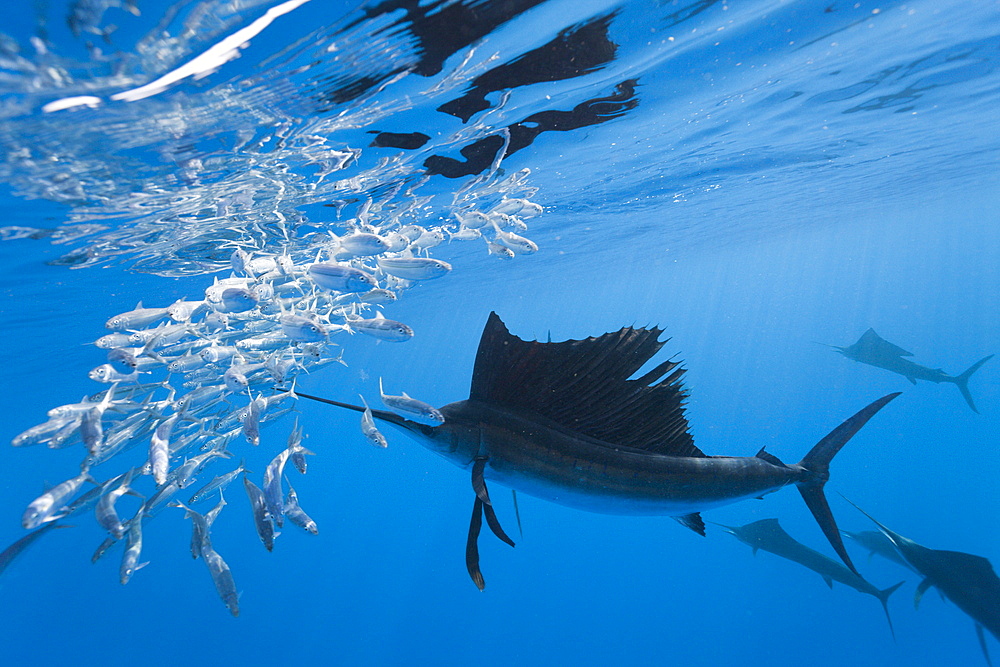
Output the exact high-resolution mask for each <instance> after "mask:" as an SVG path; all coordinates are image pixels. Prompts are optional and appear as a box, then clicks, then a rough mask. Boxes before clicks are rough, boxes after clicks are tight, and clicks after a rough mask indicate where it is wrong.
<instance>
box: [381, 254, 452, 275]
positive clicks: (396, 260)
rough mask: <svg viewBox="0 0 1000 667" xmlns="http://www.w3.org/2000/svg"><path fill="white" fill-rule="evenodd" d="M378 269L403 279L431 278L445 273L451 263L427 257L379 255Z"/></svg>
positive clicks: (447, 271)
mask: <svg viewBox="0 0 1000 667" xmlns="http://www.w3.org/2000/svg"><path fill="white" fill-rule="evenodd" d="M377 263H378V266H379V268H380V269H382V270H383V271H385V272H386V273H388V274H389V275H391V276H396V277H397V278H403V279H405V280H431V279H433V278H440V277H441V276H444V275H447V274H448V273H449V272H450V271H451V264H449V263H448V262H442V261H441V260H439V259H431V258H429V257H380V258H379V259H378V260H377Z"/></svg>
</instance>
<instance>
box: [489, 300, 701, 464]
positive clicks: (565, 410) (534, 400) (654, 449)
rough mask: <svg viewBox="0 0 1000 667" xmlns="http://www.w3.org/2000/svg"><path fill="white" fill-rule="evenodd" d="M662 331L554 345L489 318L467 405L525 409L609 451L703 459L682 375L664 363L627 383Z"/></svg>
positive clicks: (620, 333) (495, 317)
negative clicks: (518, 333) (691, 427)
mask: <svg viewBox="0 0 1000 667" xmlns="http://www.w3.org/2000/svg"><path fill="white" fill-rule="evenodd" d="M661 333H663V330H662V329H659V328H656V327H654V328H651V329H635V328H632V327H625V328H623V329H620V330H618V331H614V332H611V333H606V334H604V335H603V336H597V337H591V338H586V339H583V340H567V341H563V342H559V343H551V342H550V343H541V342H538V341H525V340H522V339H520V338H518V337H517V336H514V335H513V334H511V333H510V332H509V331H508V330H507V327H506V325H504V323H503V322H502V321H501V320H500V317H499V316H498V315H497V314H496V313H490V317H489V320H488V321H487V323H486V328H485V329H484V330H483V337H482V339H481V340H480V341H479V351H478V352H477V354H476V365H475V369H474V370H473V374H472V389H471V391H470V395H469V399H470V400H475V401H483V402H487V403H493V404H495V405H499V406H504V407H508V408H518V409H523V410H530V411H532V412H535V413H537V414H539V415H541V416H543V417H545V418H547V419H550V420H552V421H554V422H556V423H557V424H560V425H561V426H563V427H565V428H567V429H569V430H571V431H574V432H577V433H580V434H582V435H585V436H588V437H590V438H594V439H596V440H599V441H601V442H605V443H608V445H609V446H621V447H630V448H633V449H638V450H642V451H646V452H650V453H656V454H669V455H672V456H704V454H703V453H702V452H701V450H699V449H698V448H697V447H695V445H694V441H693V439H692V438H691V434H690V433H689V432H688V423H687V419H686V418H685V416H684V400H685V398H686V393H685V391H684V388H683V385H682V384H681V376H682V375H683V374H684V369H682V368H679V362H676V361H671V360H668V361H665V362H663V363H661V364H659V365H658V366H656V367H655V368H653V370H651V371H649V372H648V373H646V374H645V375H643V376H641V377H639V378H636V379H634V380H630V379H629V378H630V377H631V376H632V375H634V374H635V373H636V372H637V371H638V370H639V369H640V368H642V366H643V365H644V364H645V363H646V362H647V361H648V360H649V359H650V358H652V356H653V355H654V354H656V353H657V352H658V351H659V350H660V348H661V347H663V344H664V342H666V341H663V342H661V341H659V340H657V339H658V338H659V336H660V334H661Z"/></svg>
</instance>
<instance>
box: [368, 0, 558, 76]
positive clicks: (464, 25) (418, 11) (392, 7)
mask: <svg viewBox="0 0 1000 667" xmlns="http://www.w3.org/2000/svg"><path fill="white" fill-rule="evenodd" d="M542 2H544V0H500V1H497V2H481V1H480V2H476V1H471V2H457V3H453V4H448V2H447V0H436V1H435V2H430V3H426V4H424V5H421V4H420V2H419V1H418V0H386V2H381V3H378V4H375V5H372V6H371V7H367V8H365V9H364V10H363V11H364V12H365V14H366V15H367V17H368V18H369V19H371V18H375V17H376V16H382V15H385V14H391V13H393V12H395V11H397V10H400V9H402V10H404V11H405V12H406V15H405V16H403V17H402V18H400V19H399V20H398V21H396V22H394V23H393V24H392V25H391V26H390V28H389V29H390V30H396V31H404V30H405V31H406V32H409V33H410V34H412V35H413V36H414V37H416V39H417V43H418V46H419V49H420V51H421V53H422V55H421V57H420V62H419V63H418V64H417V65H416V67H415V68H414V69H413V71H414V72H415V73H416V74H419V75H421V76H434V75H435V74H439V73H440V72H441V68H442V66H443V65H444V61H445V60H447V59H448V58H449V57H451V56H452V55H454V54H455V53H457V52H458V51H460V50H461V49H464V48H466V47H467V46H469V45H471V44H472V43H473V42H475V41H477V40H480V39H482V38H483V37H485V36H486V35H488V34H490V33H491V32H493V30H495V29H496V28H497V27H499V26H500V25H502V24H504V23H506V22H507V21H510V20H511V19H512V18H514V17H516V16H518V15H519V14H522V13H524V12H526V11H527V10H529V9H531V8H532V7H535V6H536V5H540V4H542ZM349 27H353V26H349Z"/></svg>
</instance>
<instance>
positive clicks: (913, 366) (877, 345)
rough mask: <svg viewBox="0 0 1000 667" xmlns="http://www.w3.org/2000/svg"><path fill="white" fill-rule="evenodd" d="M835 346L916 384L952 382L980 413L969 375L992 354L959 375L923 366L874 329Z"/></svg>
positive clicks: (990, 356) (973, 409) (860, 360)
mask: <svg viewBox="0 0 1000 667" xmlns="http://www.w3.org/2000/svg"><path fill="white" fill-rule="evenodd" d="M832 347H833V348H834V349H836V350H837V351H838V352H840V353H841V354H842V355H844V356H845V357H847V358H848V359H851V360H853V361H858V362H860V363H862V364H868V365H869V366H875V367H877V368H884V369H885V370H887V371H892V372H893V373H898V374H900V375H902V376H903V377H905V378H906V379H907V380H909V381H910V382H912V383H913V384H916V383H917V380H924V381H926V382H934V383H937V384H939V383H941V382H950V383H952V384H954V385H955V386H957V387H958V390H959V391H960V392H962V397H963V398H964V399H965V402H966V403H968V404H969V407H970V408H972V411H973V412H979V410H977V409H976V404H975V402H974V401H973V400H972V394H971V393H970V392H969V378H970V377H972V374H973V373H975V372H976V371H977V370H979V367H980V366H982V365H983V364H985V363H986V362H987V361H989V360H990V359H992V358H993V355H992V354H991V355H989V356H987V357H984V358H982V359H980V360H979V361H977V362H976V363H974V364H972V366H970V367H969V368H968V369H966V370H965V371H964V372H963V373H960V374H959V375H948V374H947V373H945V372H944V371H943V370H941V369H940V368H928V367H927V366H921V365H920V364H918V363H916V362H913V361H910V360H909V359H907V358H906V357H912V356H913V353H912V352H907V351H906V350H904V349H903V348H901V347H899V346H898V345H893V344H892V343H890V342H889V341H887V340H885V339H884V338H882V337H881V336H879V335H878V334H877V333H875V330H874V329H869V330H868V331H866V332H865V333H864V334H862V335H861V338H859V339H858V341H857V342H856V343H854V344H853V345H848V346H846V347H840V346H838V345H833V346H832Z"/></svg>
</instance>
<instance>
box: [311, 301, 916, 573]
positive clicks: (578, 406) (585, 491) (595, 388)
mask: <svg viewBox="0 0 1000 667" xmlns="http://www.w3.org/2000/svg"><path fill="white" fill-rule="evenodd" d="M662 332H663V330H662V329H659V328H652V329H634V328H632V327H625V328H624V329H621V330H619V331H615V332H613V333H608V334H604V335H603V336H598V337H596V338H587V339H585V340H568V341H564V342H560V343H551V342H549V343H541V342H537V341H530V342H529V341H524V340H521V339H520V338H518V337H516V336H514V335H512V334H511V333H510V332H508V331H507V327H506V326H504V323H503V322H502V321H500V318H499V317H498V316H497V314H496V313H491V314H490V317H489V320H488V321H487V323H486V328H485V330H484V331H483V336H482V339H481V340H480V343H479V351H478V353H477V355H476V363H475V368H474V369H473V374H472V390H471V392H470V396H469V399H468V400H465V401H458V402H456V403H451V404H449V405H446V406H444V407H442V408H441V409H440V416H441V418H442V419H441V420H439V421H441V422H443V423H440V424H439V425H436V426H428V425H426V424H421V423H418V422H415V421H412V420H409V419H406V418H404V417H401V416H399V415H397V414H395V413H392V412H386V411H383V410H372V411H371V413H372V415H373V416H374V417H375V418H376V419H380V420H382V421H385V422H388V423H390V424H393V425H395V426H398V427H400V428H402V429H404V430H406V431H407V432H409V433H410V434H411V435H413V436H416V437H417V438H418V439H419V440H420V441H421V442H422V444H424V445H425V446H426V447H428V448H429V449H431V450H432V451H435V452H437V453H439V454H441V455H442V456H444V457H445V458H447V459H448V460H450V461H451V462H452V463H454V464H456V465H458V466H459V467H461V468H463V469H465V470H470V471H471V475H472V488H473V490H474V491H475V496H476V497H475V502H474V505H473V510H472V519H471V522H470V525H469V535H468V541H467V543H466V566H467V567H468V570H469V574H470V576H471V577H472V580H473V582H474V583H475V584H476V586H478V587H479V588H480V589H482V588H483V587H484V586H485V584H484V582H483V577H482V574H481V572H480V570H479V549H478V538H479V531H480V529H481V527H482V520H483V516H484V515H485V517H486V522H487V524H488V525H489V527H490V529H491V530H492V531H493V532H494V533H495V534H496V535H497V536H498V537H499V538H500V539H502V540H503V541H505V542H507V543H508V544H510V545H512V546H513V541H512V540H511V539H510V538H509V537H508V536H507V535H506V534H505V533H504V532H503V530H502V529H501V527H500V523H499V521H497V517H496V514H495V512H494V510H493V506H492V503H491V501H490V496H489V493H488V491H487V488H486V480H487V479H489V480H491V481H495V482H497V483H499V484H503V485H504V486H507V487H509V488H511V489H514V490H516V491H523V492H525V493H528V494H531V495H534V496H537V497H539V498H543V499H545V500H550V501H552V502H556V503H560V504H562V505H568V506H570V507H575V508H579V509H584V510H588V511H591V512H601V513H606V514H633V515H665V516H671V517H674V518H676V519H677V520H678V521H680V522H681V523H682V524H683V525H685V526H687V527H689V528H691V529H692V530H694V531H695V532H697V533H699V534H701V535H704V534H705V524H704V522H703V521H702V519H701V516H700V515H699V512H700V511H702V510H706V509H712V508H714V507H719V506H721V505H727V504H729V503H734V502H737V501H740V500H744V499H747V498H760V497H761V496H763V495H765V494H768V493H772V492H774V491H777V490H778V489H781V488H783V487H785V486H787V485H789V484H794V485H795V486H796V487H797V488H798V490H799V492H800V493H801V494H802V497H803V498H804V499H805V501H806V504H807V505H808V506H809V509H810V510H811V511H812V513H813V516H814V517H815V518H816V521H817V522H818V523H819V525H820V527H821V528H822V529H823V532H824V534H825V535H826V537H827V539H828V540H829V541H830V543H831V545H833V548H834V550H835V551H836V552H837V554H838V555H839V556H840V558H841V559H842V560H843V561H844V563H845V564H847V566H848V567H849V568H850V569H851V571H852V572H855V573H856V572H857V571H856V570H855V569H854V566H853V565H852V564H851V561H850V558H849V556H848V555H847V551H846V550H845V549H844V544H843V541H842V540H841V537H840V533H839V531H838V530H837V525H836V522H835V521H834V518H833V514H832V512H831V511H830V507H829V505H828V504H827V501H826V497H825V496H824V494H823V486H824V484H826V482H827V480H828V479H829V474H830V473H829V465H830V461H831V460H832V459H833V457H834V456H835V455H836V454H837V452H839V451H840V449H841V447H843V446H844V444H846V443H847V441H848V440H849V439H850V438H851V436H853V435H854V434H855V433H857V431H858V430H859V429H860V428H861V427H862V426H863V425H864V424H865V423H866V422H867V421H868V420H869V419H870V418H871V417H872V416H873V415H875V413H876V412H878V411H879V410H880V409H882V407H884V406H885V405H886V404H887V403H888V402H889V401H891V400H892V399H893V398H895V397H896V396H897V394H890V395H888V396H885V397H883V398H880V399H879V400H877V401H875V402H874V403H872V404H871V405H869V406H867V407H865V408H863V409H862V410H861V411H860V412H858V413H857V414H856V415H854V416H853V417H851V418H850V419H848V420H847V421H846V422H844V423H843V424H841V425H840V426H838V427H837V428H836V429H834V430H833V431H832V432H831V433H830V434H829V435H827V436H826V437H825V438H823V439H822V440H821V441H820V442H819V444H817V445H816V446H815V447H813V448H812V450H811V451H810V452H809V453H808V454H806V456H805V458H803V459H802V460H801V461H800V462H799V463H796V464H792V465H786V464H784V463H782V462H781V461H779V460H778V459H777V458H776V457H775V456H772V455H771V454H768V453H767V452H765V451H764V450H763V449H762V450H761V451H760V452H758V453H757V455H756V456H750V457H730V456H706V455H705V454H704V453H702V451H701V450H700V449H698V448H697V447H696V446H695V445H694V442H693V440H692V438H691V435H690V433H688V423H687V419H686V417H685V415H684V407H683V404H684V399H685V397H686V393H685V391H684V389H683V387H682V385H681V376H682V375H683V373H684V370H683V369H681V368H678V365H679V363H678V362H676V361H665V362H662V363H660V364H659V365H658V366H656V367H655V368H653V369H652V370H651V371H649V372H648V373H645V374H644V375H641V376H639V377H638V378H636V379H629V378H630V377H632V375H633V374H635V373H636V372H637V371H638V370H639V369H640V368H641V367H642V366H643V365H644V364H645V363H646V362H647V361H648V360H649V359H650V358H652V356H653V355H654V354H656V353H657V352H658V351H659V350H660V348H662V347H663V345H664V342H665V341H662V342H661V341H659V340H658V338H659V337H660V334H661V333H662ZM299 396H302V397H303V398H311V399H314V400H318V401H322V402H324V403H329V404H331V405H336V406H338V407H342V408H347V409H350V410H355V411H357V412H362V413H363V412H364V411H365V408H364V407H362V406H358V405H351V404H349V403H340V402H338V401H331V400H327V399H322V398H317V397H315V396H307V395H306V394H302V393H299Z"/></svg>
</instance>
